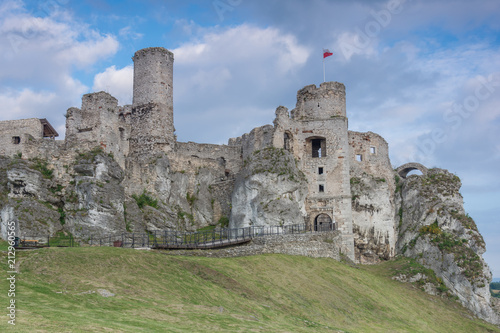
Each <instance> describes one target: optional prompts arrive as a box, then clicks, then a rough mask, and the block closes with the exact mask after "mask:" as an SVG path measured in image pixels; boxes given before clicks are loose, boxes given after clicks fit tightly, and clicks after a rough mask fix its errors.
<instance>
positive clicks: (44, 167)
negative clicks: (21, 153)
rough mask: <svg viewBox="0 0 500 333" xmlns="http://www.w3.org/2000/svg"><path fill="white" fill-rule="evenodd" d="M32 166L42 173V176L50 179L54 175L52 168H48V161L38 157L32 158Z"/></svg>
mask: <svg viewBox="0 0 500 333" xmlns="http://www.w3.org/2000/svg"><path fill="white" fill-rule="evenodd" d="M32 162H33V165H32V168H33V169H35V170H38V171H40V172H41V173H42V176H43V178H46V179H52V178H53V177H54V175H53V173H54V170H52V169H49V168H48V163H47V161H45V160H42V159H40V158H35V159H33V160H32Z"/></svg>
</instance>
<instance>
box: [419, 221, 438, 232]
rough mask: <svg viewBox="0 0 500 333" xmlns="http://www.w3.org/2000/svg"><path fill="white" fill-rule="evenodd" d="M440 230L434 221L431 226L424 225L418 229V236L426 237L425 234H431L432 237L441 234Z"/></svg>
mask: <svg viewBox="0 0 500 333" xmlns="http://www.w3.org/2000/svg"><path fill="white" fill-rule="evenodd" d="M441 233H442V231H441V228H439V226H438V221H437V220H436V221H435V222H434V223H433V224H431V225H426V226H423V227H422V228H420V234H421V235H426V234H432V235H439V234H441Z"/></svg>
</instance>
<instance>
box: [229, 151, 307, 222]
mask: <svg viewBox="0 0 500 333" xmlns="http://www.w3.org/2000/svg"><path fill="white" fill-rule="evenodd" d="M306 195H307V181H306V179H305V177H304V174H302V172H301V171H300V170H299V169H298V167H297V162H296V160H295V159H294V158H293V156H292V155H291V154H290V153H289V152H287V151H286V150H284V149H278V148H272V147H271V148H265V149H262V150H256V151H254V152H253V153H252V154H251V155H250V156H248V157H247V159H246V160H245V162H244V167H243V169H242V171H241V172H240V174H239V175H238V177H237V179H236V184H235V187H234V191H233V195H232V204H233V209H232V210H231V218H230V222H229V225H230V227H231V228H243V227H248V226H283V225H289V224H303V223H304V222H305V218H306V216H307V213H306V210H305V199H306Z"/></svg>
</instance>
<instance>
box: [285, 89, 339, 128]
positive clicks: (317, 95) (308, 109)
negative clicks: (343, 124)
mask: <svg viewBox="0 0 500 333" xmlns="http://www.w3.org/2000/svg"><path fill="white" fill-rule="evenodd" d="M291 115H292V118H293V119H295V120H325V119H331V118H336V117H345V116H346V104H345V86H344V85H343V84H342V83H339V82H323V83H322V84H321V85H320V86H319V87H317V86H316V85H314V84H311V85H308V86H305V87H304V88H302V89H300V90H299V91H298V92H297V104H296V107H295V109H293V110H292V112H291Z"/></svg>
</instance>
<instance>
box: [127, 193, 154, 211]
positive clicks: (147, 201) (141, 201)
mask: <svg viewBox="0 0 500 333" xmlns="http://www.w3.org/2000/svg"><path fill="white" fill-rule="evenodd" d="M132 198H134V200H135V201H136V202H137V206H139V208H141V209H142V208H144V206H145V205H147V206H150V207H153V208H158V200H156V199H154V198H153V197H151V196H150V195H149V194H148V193H147V192H146V190H144V192H142V194H141V195H137V194H132Z"/></svg>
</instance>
